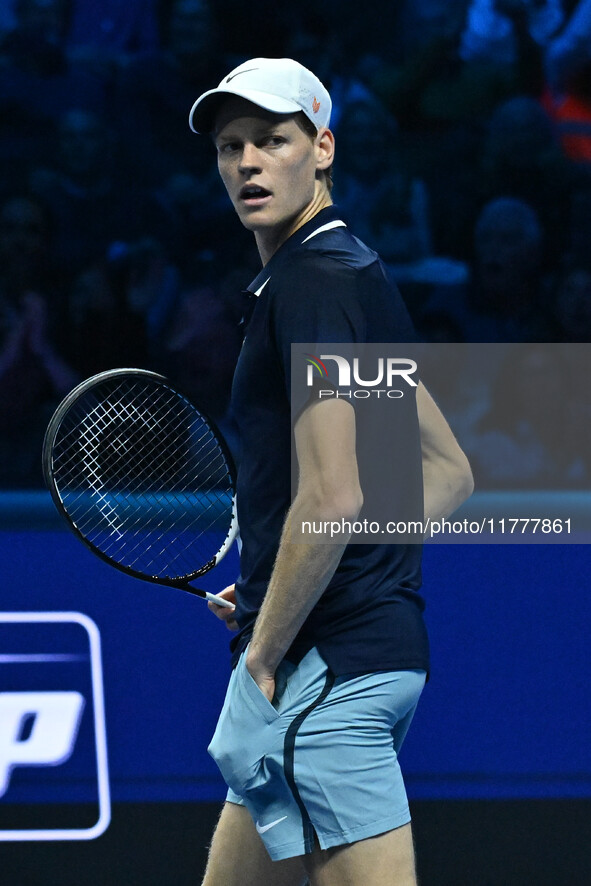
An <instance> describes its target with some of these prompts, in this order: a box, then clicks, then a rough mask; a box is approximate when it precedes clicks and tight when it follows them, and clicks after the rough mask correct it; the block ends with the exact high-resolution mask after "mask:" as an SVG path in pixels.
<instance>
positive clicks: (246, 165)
mask: <svg viewBox="0 0 591 886" xmlns="http://www.w3.org/2000/svg"><path fill="white" fill-rule="evenodd" d="M260 169H261V157H260V153H259V150H258V148H257V146H256V145H252V144H245V145H244V146H243V148H242V156H241V158H240V171H241V172H254V171H259V172H260Z"/></svg>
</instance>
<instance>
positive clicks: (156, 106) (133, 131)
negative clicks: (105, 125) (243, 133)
mask: <svg viewBox="0 0 591 886" xmlns="http://www.w3.org/2000/svg"><path fill="white" fill-rule="evenodd" d="M216 71H219V79H221V77H222V75H223V73H224V71H225V65H224V60H223V56H222V54H221V52H220V49H219V43H218V31H217V25H216V22H215V19H214V17H213V14H212V11H211V8H210V6H209V4H208V2H207V0H173V2H172V4H171V7H170V15H169V19H168V24H167V27H166V28H165V33H164V47H163V49H162V50H161V51H159V52H152V53H144V54H142V55H140V56H138V57H137V58H136V59H134V60H132V61H131V63H130V64H129V65H128V66H127V67H126V68H125V69H124V70H122V71H121V74H120V80H119V84H118V90H117V99H116V104H117V113H118V118H117V119H118V127H119V131H120V133H121V136H122V140H123V142H124V143H125V144H126V145H127V148H128V152H129V156H131V157H133V158H134V161H135V163H141V166H142V169H143V172H144V175H145V181H146V182H147V183H150V184H152V185H156V184H160V183H161V182H162V181H164V180H166V179H167V178H168V177H169V176H171V175H173V174H175V173H176V172H178V170H179V168H181V169H182V170H184V171H186V172H193V173H194V174H195V175H199V176H200V178H202V179H203V169H204V168H206V166H209V165H210V164H207V163H205V162H204V161H203V153H202V152H204V151H208V149H209V150H210V149H211V145H210V144H208V143H204V144H203V145H202V144H201V142H199V144H197V145H196V144H195V140H192V139H191V132H190V130H189V127H188V126H187V117H188V113H189V111H188V109H190V107H191V105H192V104H193V102H194V101H195V96H196V95H199V94H200V93H201V92H203V90H204V88H205V84H207V85H209V84H210V83H211V81H212V77H213V79H214V80H215V72H216ZM200 158H201V159H200ZM214 172H215V170H213V171H212V173H211V175H209V176H207V177H206V180H207V183H208V190H209V192H211V193H214V192H215V194H219V193H221V189H220V188H219V186H218V183H217V181H216V179H215V175H214ZM214 181H215V186H214V184H213V183H214ZM205 206H206V204H204V208H205Z"/></svg>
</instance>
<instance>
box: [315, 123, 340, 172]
mask: <svg viewBox="0 0 591 886" xmlns="http://www.w3.org/2000/svg"><path fill="white" fill-rule="evenodd" d="M334 146H335V141H334V135H333V134H332V132H331V131H330V129H326V128H325V129H320V130H319V131H318V135H317V136H316V139H315V149H316V169H328V168H329V167H330V166H332V163H333V160H334Z"/></svg>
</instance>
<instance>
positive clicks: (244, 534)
mask: <svg viewBox="0 0 591 886" xmlns="http://www.w3.org/2000/svg"><path fill="white" fill-rule="evenodd" d="M330 112H331V100H330V96H329V94H328V92H327V91H326V89H325V88H324V86H323V85H322V83H321V82H320V81H319V80H318V78H317V77H316V76H315V75H314V74H313V73H312V72H311V71H309V70H307V69H306V68H304V67H302V66H301V65H300V64H298V63H297V62H295V61H293V60H290V59H264V58H255V59H250V60H249V61H247V62H244V63H243V64H241V65H240V66H239V67H237V68H235V69H234V70H233V71H232V72H231V73H230V74H228V75H227V77H225V78H224V79H223V80H222V82H221V83H220V85H219V86H218V87H217V88H216V89H212V90H211V91H209V92H206V93H204V94H203V95H202V96H201V97H200V98H199V99H198V100H197V101H196V102H195V104H194V105H193V108H192V109H191V113H190V125H191V128H192V129H193V130H194V131H195V132H198V133H211V134H212V136H213V139H214V142H215V146H216V148H217V158H218V167H219V171H220V174H221V177H222V180H223V182H224V185H225V187H226V188H227V191H228V194H229V197H230V199H231V201H232V203H233V205H234V208H235V210H236V212H237V214H238V217H239V219H240V221H241V222H242V224H243V225H245V227H246V228H247V229H249V230H251V231H252V232H253V233H254V237H255V240H256V244H257V247H258V251H259V253H260V256H261V261H262V264H263V268H262V270H261V272H260V274H259V275H258V276H257V277H256V279H255V280H254V281H253V283H252V284H251V285H250V287H249V291H250V292H251V293H252V301H253V308H252V312H251V315H250V319H249V322H248V326H247V329H246V335H245V340H244V345H243V348H242V351H241V355H240V358H239V361H238V365H237V368H236V373H235V376H234V384H233V392H232V408H233V411H234V416H235V418H236V421H237V425H238V428H239V432H240V440H241V451H242V455H241V460H240V465H239V470H238V481H237V505H238V517H239V522H240V527H241V538H242V549H241V557H240V577H239V578H238V580H237V581H236V584H235V586H232V587H230V588H227V589H226V590H225V591H223V592H222V593H223V595H224V596H225V597H226V598H227V599H230V600H231V601H232V602H234V603H235V610H234V611H231V610H230V611H229V610H223V609H222V608H221V607H216V606H211V604H210V607H211V608H212V610H213V611H214V612H215V614H216V615H217V616H218V617H219V618H221V619H223V620H225V621H226V623H227V625H228V627H230V628H231V629H233V630H236V631H237V634H236V636H235V637H234V638H233V640H232V643H231V648H232V652H233V666H234V667H233V671H232V676H231V680H230V684H229V687H228V692H227V695H226V699H225V702H224V706H223V709H222V712H221V715H220V719H219V722H218V726H217V728H216V731H215V735H214V737H213V739H212V742H211V745H210V748H209V751H210V753H211V754H212V756H213V757H214V759H215V760H216V762H217V764H218V766H219V767H220V770H221V772H222V774H223V776H224V778H225V780H226V782H227V784H228V788H229V790H228V795H227V802H226V803H225V805H224V807H223V810H222V813H221V817H220V820H219V823H218V826H217V829H216V832H215V834H214V837H213V841H212V845H211V851H210V856H209V861H208V866H207V871H206V874H205V878H204V881H203V883H204V886H263V884H264V886H299V884H300V883H302V882H305V881H306V878H309V882H310V883H311V884H312V886H348V884H350V886H378V884H379V886H385V884H395V886H411V884H415V883H416V877H415V863H414V850H413V841H412V836H411V828H410V823H409V822H410V815H409V808H408V802H407V797H406V793H405V789H404V784H403V780H402V776H401V773H400V767H399V763H398V752H399V750H400V746H401V744H402V741H403V739H404V736H405V735H406V732H407V730H408V727H409V725H410V721H411V719H412V717H413V714H414V711H415V708H416V705H417V702H418V699H419V696H420V694H421V690H422V689H423V685H424V683H425V679H426V674H427V672H428V668H429V654H428V642H427V636H426V632H425V626H424V623H423V616H422V611H423V607H424V603H423V599H422V597H421V596H420V593H419V588H420V585H421V572H420V570H421V545H420V544H394V545H387V544H348V543H347V542H348V537H345V538H343V539H341V540H340V542H339V543H338V544H334V543H333V544H326V543H313V542H311V543H305V544H303V543H299V542H297V543H296V542H290V532H291V529H292V528H293V527H298V526H300V525H301V521H302V520H308V519H310V518H311V517H313V519H315V520H341V519H344V520H353V519H355V517H356V516H357V515H358V514H359V512H360V509H361V508H362V505H363V496H362V490H361V484H360V481H359V466H358V463H357V457H356V445H355V440H356V409H355V408H354V406H353V405H352V403H351V402H350V401H348V400H347V399H339V398H336V397H333V398H329V399H326V400H323V401H322V402H320V401H315V402H313V403H311V404H310V405H307V406H302V404H294V403H292V402H291V394H290V373H291V370H290V346H291V343H292V342H327V341H329V342H401V341H411V340H412V336H413V333H412V327H411V323H410V321H409V318H408V315H407V312H406V310H405V307H404V305H403V303H402V300H401V298H400V295H399V294H398V291H397V289H396V287H395V286H394V285H393V283H392V282H390V280H389V278H388V276H387V274H386V272H385V269H384V267H383V265H382V263H381V261H380V259H379V257H378V256H377V255H376V254H375V253H374V252H373V251H371V250H370V249H368V248H367V247H366V246H365V245H363V244H362V243H361V242H360V241H358V240H357V239H356V238H355V237H354V236H353V235H352V234H351V233H350V232H349V229H348V228H347V226H346V225H345V222H344V221H343V219H342V218H341V217H340V214H339V212H338V210H337V208H336V207H335V206H334V205H333V204H332V199H331V168H332V163H333V156H334V149H335V140H334V137H333V134H332V132H331V131H330V129H329V122H330ZM367 162H368V163H371V157H367ZM407 399H408V402H409V403H410V404H411V405H410V407H409V408H408V409H407V412H406V413H405V416H406V418H405V421H404V422H401V423H400V425H401V426H400V427H399V428H397V432H396V435H395V439H392V441H391V446H392V451H393V452H395V456H394V455H393V456H392V457H391V458H389V459H388V460H389V461H390V462H393V461H394V460H396V461H397V463H399V471H398V475H399V476H400V477H405V478H406V479H405V482H408V483H409V484H410V485H411V486H412V485H414V488H415V489H417V490H419V491H421V489H423V490H424V493H423V494H424V507H425V514H426V516H429V517H431V518H432V519H434V518H440V517H442V516H444V515H445V516H447V515H448V514H450V513H451V512H452V511H453V510H455V508H456V507H457V506H458V505H459V504H460V503H461V502H462V501H463V500H464V499H465V498H466V497H467V496H468V495H469V494H470V493H471V490H472V476H471V472H470V468H469V465H468V463H467V460H466V458H465V456H464V454H463V453H462V451H461V449H460V448H459V446H458V444H457V442H456V441H455V438H454V437H453V434H452V432H451V431H450V429H449V427H448V425H447V423H446V422H445V420H444V419H443V417H442V415H441V413H440V412H439V410H438V409H437V407H436V405H435V404H434V402H433V400H432V399H431V398H430V396H429V395H428V393H427V392H426V390H425V389H424V387H423V386H422V385H419V387H418V390H417V394H416V401H415V398H414V397H412V398H410V397H409V398H407ZM300 407H301V408H300ZM294 408H295V410H296V414H297V420H296V421H295V426H293V422H292V413H293V410H294ZM298 409H299V412H298V411H297V410H298ZM292 432H293V439H294V442H295V451H296V454H297V467H298V482H297V492H296V494H295V496H293V497H292V492H291V442H292ZM388 445H390V443H389V444H388Z"/></svg>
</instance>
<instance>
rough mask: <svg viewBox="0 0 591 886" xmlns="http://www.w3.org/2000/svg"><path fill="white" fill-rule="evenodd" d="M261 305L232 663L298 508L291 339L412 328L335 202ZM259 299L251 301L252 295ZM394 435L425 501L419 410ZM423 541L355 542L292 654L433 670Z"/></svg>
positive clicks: (241, 474) (248, 375)
mask: <svg viewBox="0 0 591 886" xmlns="http://www.w3.org/2000/svg"><path fill="white" fill-rule="evenodd" d="M249 291H250V292H251V293H253V300H254V307H253V308H252V313H251V316H250V319H249V322H248V325H247V329H246V335H245V339H244V344H243V347H242V351H241V354H240V357H239V360H238V364H237V367H236V372H235V375H234V382H233V387H232V412H233V415H234V418H235V421H236V423H237V427H238V430H239V436H240V457H239V466H238V478H237V490H236V491H237V508H238V521H239V525H240V535H241V539H242V549H241V554H240V576H239V578H238V580H237V582H236V600H237V607H236V620H237V622H238V625H239V628H240V630H239V633H238V634H237V635H236V637H234V638H233V640H232V643H231V648H232V651H233V662H234V663H235V662H236V661H237V659H238V656H239V654H240V652H241V651H242V650H243V649H244V647H245V646H246V644H247V643H248V641H249V639H250V637H251V635H252V630H253V626H254V622H255V619H256V616H257V613H258V610H259V608H260V606H261V603H262V600H263V598H264V595H265V593H266V590H267V586H268V583H269V579H270V576H271V573H272V570H273V564H274V562H275V557H276V554H277V549H278V546H279V540H280V537H281V531H282V528H283V524H284V521H285V517H286V514H287V511H288V509H289V507H290V505H291V501H292V483H291V467H292V462H291V457H292V449H291V447H292V434H293V429H292V408H291V407H292V404H291V401H290V397H291V378H290V366H291V344H292V342H294V343H295V342H323V343H324V342H352V343H364V342H367V343H372V342H376V343H379V342H406V341H408V342H411V341H414V340H415V338H414V330H413V327H412V323H411V321H410V318H409V316H408V313H407V310H406V308H405V306H404V303H403V301H402V298H401V296H400V294H399V292H398V290H397V288H396V286H395V284H394V283H393V282H392V281H391V279H390V278H389V277H388V274H387V271H386V269H385V267H384V265H383V263H382V262H381V260H380V258H379V256H378V255H377V254H376V253H375V252H373V251H372V250H370V249H368V248H367V247H366V246H365V245H364V244H363V243H361V242H360V241H359V240H357V238H355V237H354V236H353V235H352V234H351V233H350V232H349V230H348V228H347V227H346V226H345V225H344V224H343V222H342V221H341V220H340V215H339V212H338V210H337V208H336V207H334V206H331V207H328V208H326V209H324V210H322V211H321V212H319V213H318V214H317V215H316V216H315V217H314V218H313V219H311V220H310V221H309V222H308V223H306V224H305V225H304V226H303V227H301V228H300V229H299V230H297V231H296V232H295V233H294V234H293V235H292V236H291V237H290V238H289V239H288V240H287V241H286V242H285V243H284V244H283V245H282V246H281V247H280V248H279V250H278V251H277V252H276V253H275V254H274V255H273V257H272V258H271V260H270V261H269V262H268V264H267V265H266V266H265V267H264V268H263V269H262V271H261V272H260V274H259V275H258V276H257V277H256V278H255V280H254V281H253V282H252V284H251V285H250V287H249ZM254 294H256V296H255V295H254ZM410 402H411V406H410V407H409V409H410V411H408V414H407V415H406V416H405V420H404V421H403V422H399V423H398V426H397V427H396V428H394V429H392V431H391V433H389V435H388V444H387V445H388V452H390V451H391V452H392V462H391V463H392V464H396V465H397V471H398V476H399V477H404V478H405V483H407V484H411V485H413V484H414V488H415V490H416V492H417V493H418V494H420V496H421V499H422V469H421V453H420V436H419V428H418V419H417V413H416V403H415V400H414V398H413V399H412V401H410ZM421 555H422V545H421V544H349V545H347V547H346V548H345V551H344V553H343V556H342V558H341V561H340V563H339V566H338V567H337V569H336V572H335V574H334V576H333V578H332V579H331V581H330V583H329V585H328V587H327V588H326V590H325V591H324V593H323V595H322V597H321V598H320V600H319V601H318V603H317V604H316V606H315V607H314V609H313V610H312V612H311V613H310V614H309V616H308V618H307V619H306V621H305V622H304V624H303V626H302V628H301V629H300V631H299V633H298V635H297V637H296V640H295V641H294V644H293V646H292V647H291V649H290V650H289V652H288V654H287V657H288V658H292V659H294V660H297V659H298V658H300V657H301V656H302V655H303V654H305V653H306V652H307V651H308V649H310V648H311V647H312V646H317V647H318V650H319V651H320V654H321V655H322V656H323V658H324V659H325V661H326V662H327V664H328V665H329V667H330V668H331V670H332V671H333V672H334V673H335V674H337V675H341V674H347V673H363V672H370V671H376V670H402V669H411V668H424V669H425V670H428V668H429V650H428V640H427V634H426V630H425V625H424V622H423V615H422V613H423V609H424V601H423V598H422V597H421V595H420V593H419V588H420V586H421Z"/></svg>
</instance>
